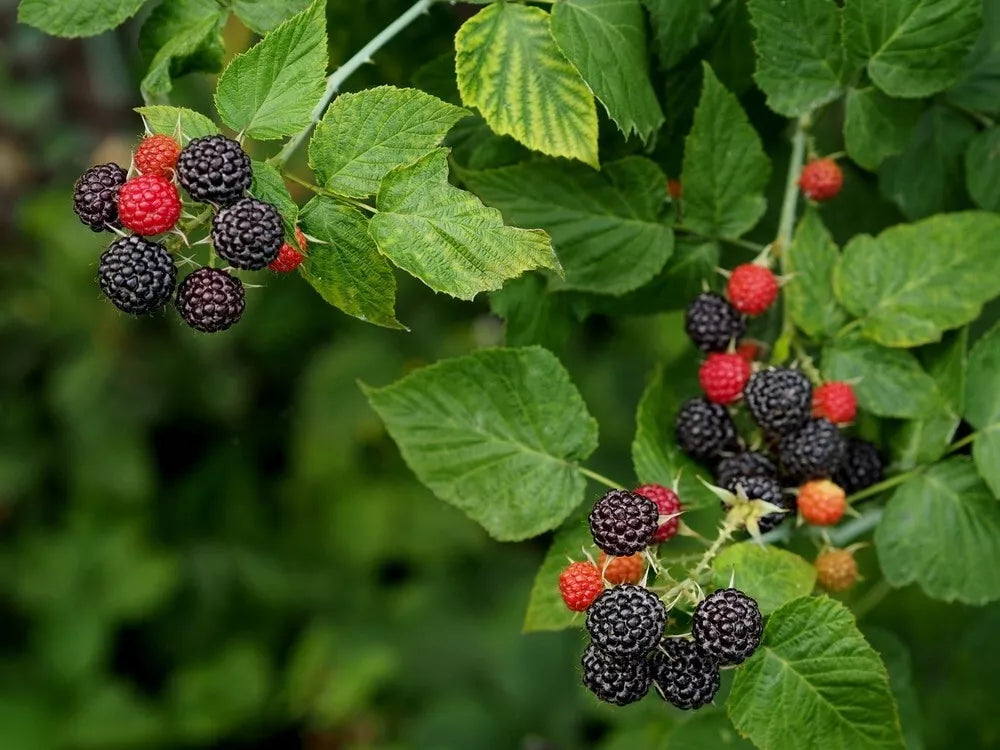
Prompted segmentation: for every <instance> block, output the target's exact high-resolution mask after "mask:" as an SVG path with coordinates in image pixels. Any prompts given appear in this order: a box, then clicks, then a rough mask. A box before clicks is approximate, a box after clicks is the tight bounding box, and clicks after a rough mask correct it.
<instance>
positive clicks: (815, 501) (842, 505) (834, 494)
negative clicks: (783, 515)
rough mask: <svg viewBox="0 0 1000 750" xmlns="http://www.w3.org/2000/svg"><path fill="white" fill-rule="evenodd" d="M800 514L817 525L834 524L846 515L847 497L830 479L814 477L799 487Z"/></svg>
mask: <svg viewBox="0 0 1000 750" xmlns="http://www.w3.org/2000/svg"><path fill="white" fill-rule="evenodd" d="M798 505H799V514H800V515H801V516H802V518H803V519H804V520H805V521H807V522H808V523H811V524H814V525H816V526H832V525H833V524H835V523H837V522H838V521H839V520H840V519H841V518H843V517H844V511H845V510H847V497H846V495H845V494H844V490H843V489H841V488H840V487H838V486H837V485H836V484H834V483H833V482H831V481H830V480H829V479H814V480H812V481H810V482H806V483H805V484H803V485H802V486H801V487H799V497H798Z"/></svg>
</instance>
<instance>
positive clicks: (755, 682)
mask: <svg viewBox="0 0 1000 750" xmlns="http://www.w3.org/2000/svg"><path fill="white" fill-rule="evenodd" d="M775 706H781V710H780V711H776V710H775ZM728 708H729V716H730V718H731V719H732V720H733V724H734V725H735V726H736V729H737V730H739V732H740V733H741V734H743V735H744V736H745V737H749V738H750V740H752V741H753V743H754V744H755V745H757V747H766V748H795V750H812V748H817V750H818V749H820V748H821V749H822V750H838V749H839V748H843V749H844V750H866V749H871V750H889V749H890V748H894V749H895V748H898V749H899V750H902V748H903V747H904V745H903V738H902V735H901V734H900V728H899V717H898V716H897V714H896V707H895V705H894V704H893V700H892V694H891V693H890V692H889V679H888V676H887V674H886V671H885V667H884V666H882V662H881V660H880V659H879V657H878V654H877V653H875V650H874V649H873V648H872V647H871V646H869V645H868V642H867V641H865V639H864V636H862V635H861V633H860V632H859V631H858V628H857V625H855V623H854V617H853V615H851V613H850V611H849V610H848V609H847V608H846V607H844V605H842V604H840V603H839V602H836V601H833V600H832V599H828V598H827V597H825V596H824V597H804V598H802V599H796V600H795V601H792V602H789V603H788V604H786V605H785V606H783V607H782V608H781V609H779V610H778V611H776V612H775V613H774V614H772V615H771V617H770V618H769V619H768V622H767V627H766V628H765V629H764V640H763V643H762V644H761V646H760V648H759V649H757V652H756V653H755V654H754V655H753V656H752V657H751V658H750V659H749V660H748V661H747V662H746V663H745V664H744V665H743V666H742V667H741V668H740V669H739V670H737V672H736V679H735V680H734V681H733V689H732V692H731V693H730V694H729V701H728Z"/></svg>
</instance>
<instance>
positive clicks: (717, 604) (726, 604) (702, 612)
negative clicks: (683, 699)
mask: <svg viewBox="0 0 1000 750" xmlns="http://www.w3.org/2000/svg"><path fill="white" fill-rule="evenodd" d="M763 632H764V622H763V620H762V619H761V616H760V608H759V607H758V606H757V602H756V601H754V600H753V599H751V598H750V597H749V596H747V595H746V594H744V593H743V592H742V591H739V590H737V589H719V590H718V591H716V592H715V593H713V594H709V595H708V596H707V597H705V598H704V599H703V600H702V601H701V602H700V603H699V604H698V606H697V607H695V610H694V614H693V615H691V634H692V635H693V636H694V640H695V642H696V643H697V644H698V645H699V646H700V647H701V649H702V650H703V651H705V653H707V654H708V655H709V656H710V657H712V658H713V659H715V660H716V661H717V662H718V663H719V665H720V666H730V665H733V664H740V663H741V662H742V661H743V660H744V659H746V658H747V657H749V656H750V655H751V654H752V653H753V652H754V651H756V650H757V646H759V645H760V637H761V634H762V633H763Z"/></svg>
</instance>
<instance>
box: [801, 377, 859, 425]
mask: <svg viewBox="0 0 1000 750" xmlns="http://www.w3.org/2000/svg"><path fill="white" fill-rule="evenodd" d="M857 413H858V399H857V397H856V396H855V395H854V389H853V388H852V387H851V384H850V383H844V382H842V381H839V380H837V381H834V382H832V383H823V385H821V386H819V387H818V388H816V390H814V391H813V403H812V415H813V416H814V417H826V418H827V419H829V420H830V421H831V422H833V423H834V424H848V423H849V422H853V421H854V417H855V415H856V414H857Z"/></svg>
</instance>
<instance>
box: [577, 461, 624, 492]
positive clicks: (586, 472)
mask: <svg viewBox="0 0 1000 750" xmlns="http://www.w3.org/2000/svg"><path fill="white" fill-rule="evenodd" d="M576 470H577V471H579V472H580V473H581V474H583V475H584V476H585V477H590V478H591V479H593V480H594V481H595V482H597V483H598V484H603V485H605V486H606V487H610V488H611V489H613V490H620V489H621V488H622V487H624V486H625V485H624V484H620V483H619V482H615V481H613V480H611V479H608V478H607V477H605V476H602V475H601V474H598V473H597V472H596V471H591V470H590V469H588V468H587V467H586V466H577V467H576Z"/></svg>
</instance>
